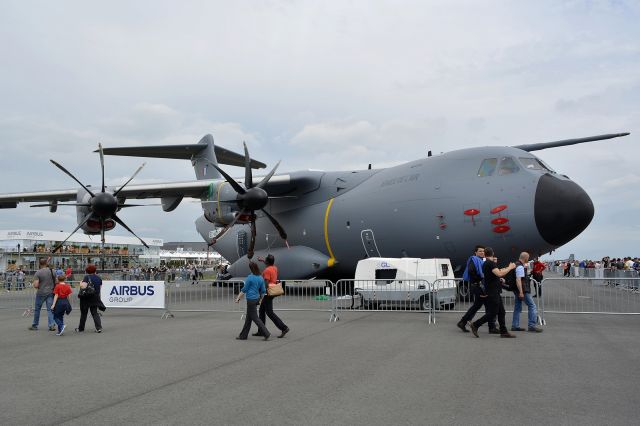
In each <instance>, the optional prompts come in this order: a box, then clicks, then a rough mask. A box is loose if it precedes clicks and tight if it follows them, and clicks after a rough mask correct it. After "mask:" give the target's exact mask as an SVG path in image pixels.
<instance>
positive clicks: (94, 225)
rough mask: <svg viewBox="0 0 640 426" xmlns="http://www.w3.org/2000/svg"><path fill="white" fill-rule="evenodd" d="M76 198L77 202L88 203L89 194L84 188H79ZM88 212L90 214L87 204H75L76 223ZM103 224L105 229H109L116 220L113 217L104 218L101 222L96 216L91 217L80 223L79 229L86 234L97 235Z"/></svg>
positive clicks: (89, 199) (114, 224) (113, 226)
mask: <svg viewBox="0 0 640 426" xmlns="http://www.w3.org/2000/svg"><path fill="white" fill-rule="evenodd" d="M76 200H77V202H78V204H90V202H91V195H90V194H89V193H88V192H87V191H85V190H84V189H79V190H78V195H77V197H76ZM88 214H91V207H89V206H88V205H87V206H84V205H83V206H77V207H76V217H77V221H78V224H80V223H82V222H83V221H84V219H85V218H86V217H87V215H88ZM103 225H104V230H105V231H110V230H112V229H113V228H115V227H116V222H115V221H114V220H113V219H105V220H104V221H103V224H101V223H100V220H99V219H98V218H93V217H92V218H90V219H89V220H88V221H87V223H85V224H84V225H82V227H81V228H80V229H82V231H83V232H84V233H85V234H87V235H97V234H100V233H101V231H102V226H103Z"/></svg>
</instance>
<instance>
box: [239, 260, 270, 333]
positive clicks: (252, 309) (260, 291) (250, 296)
mask: <svg viewBox="0 0 640 426" xmlns="http://www.w3.org/2000/svg"><path fill="white" fill-rule="evenodd" d="M249 269H250V270H251V274H249V276H248V277H247V279H246V280H245V281H244V286H243V287H242V289H240V294H239V295H238V297H237V298H236V300H235V302H236V303H240V299H242V297H243V296H245V295H246V298H247V314H246V316H245V319H244V327H242V331H241V332H240V335H239V336H238V337H236V339H237V340H247V336H248V335H249V331H250V330H251V322H255V323H256V325H257V326H258V330H259V331H260V333H262V334H261V335H262V336H264V340H268V339H269V336H271V333H269V330H267V327H265V325H264V323H263V322H262V321H260V318H258V312H257V310H256V307H257V306H258V304H259V303H260V300H261V299H262V298H263V297H264V294H265V293H266V291H267V290H266V288H265V285H264V279H263V278H262V277H261V276H260V268H258V264H257V263H255V262H249Z"/></svg>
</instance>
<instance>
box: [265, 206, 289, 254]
mask: <svg viewBox="0 0 640 426" xmlns="http://www.w3.org/2000/svg"><path fill="white" fill-rule="evenodd" d="M261 210H262V213H264V214H265V215H266V216H267V217H268V218H269V220H270V221H271V223H272V224H273V226H274V227H275V228H276V229H277V230H278V233H279V234H280V238H282V239H283V240H284V241H285V242H287V233H286V232H285V231H284V228H283V227H282V226H280V224H279V223H278V221H277V220H276V219H275V218H274V217H273V216H271V215H270V214H269V212H267V211H266V210H265V209H261ZM288 245H289V243H288V242H287V246H288Z"/></svg>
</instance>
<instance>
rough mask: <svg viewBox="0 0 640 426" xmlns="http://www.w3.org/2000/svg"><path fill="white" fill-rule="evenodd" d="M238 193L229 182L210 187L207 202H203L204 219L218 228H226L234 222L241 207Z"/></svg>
mask: <svg viewBox="0 0 640 426" xmlns="http://www.w3.org/2000/svg"><path fill="white" fill-rule="evenodd" d="M237 196H238V193H237V192H236V191H234V190H233V188H232V187H231V185H229V183H228V182H225V181H222V182H214V183H212V184H211V185H210V186H209V193H208V196H207V198H208V199H207V200H203V201H202V209H203V211H204V218H205V219H206V220H207V221H208V222H210V223H213V224H215V225H216V226H225V225H227V224H229V223H231V222H232V221H233V219H234V218H235V217H236V213H238V211H239V210H240V206H238V203H237V201H236V198H237Z"/></svg>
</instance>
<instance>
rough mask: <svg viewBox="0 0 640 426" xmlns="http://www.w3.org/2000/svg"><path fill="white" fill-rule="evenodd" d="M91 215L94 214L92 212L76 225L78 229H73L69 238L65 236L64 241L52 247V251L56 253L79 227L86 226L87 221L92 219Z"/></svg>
mask: <svg viewBox="0 0 640 426" xmlns="http://www.w3.org/2000/svg"><path fill="white" fill-rule="evenodd" d="M91 216H92V215H91V213H89V214H88V215H86V216H85V218H84V220H83V221H82V222H80V224H79V225H78V226H76V229H74V230H73V231H71V233H70V234H69V236H68V237H67V238H65V240H64V241H63V242H61V243H60V244H58V245H56V246H55V247H54V248H53V249H51V253H55V252H56V251H57V250H58V249H59V248H60V247H62V246H63V245H64V243H66V242H67V240H68V239H69V238H71V236H73V234H75V233H76V231H77V230H78V229H80V228H82V227H83V226H84V224H85V223H87V222H88V221H89V219H91Z"/></svg>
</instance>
